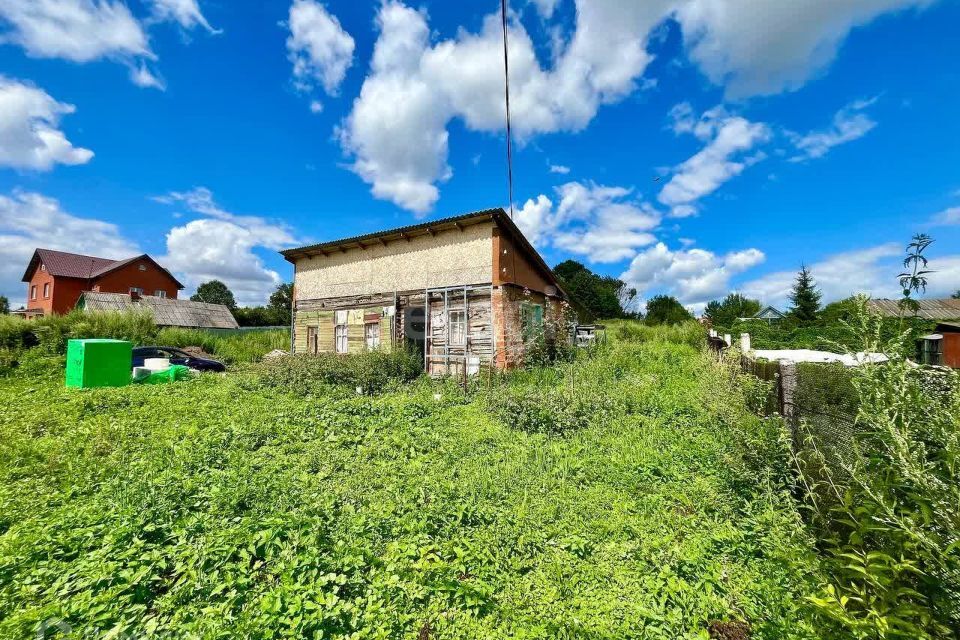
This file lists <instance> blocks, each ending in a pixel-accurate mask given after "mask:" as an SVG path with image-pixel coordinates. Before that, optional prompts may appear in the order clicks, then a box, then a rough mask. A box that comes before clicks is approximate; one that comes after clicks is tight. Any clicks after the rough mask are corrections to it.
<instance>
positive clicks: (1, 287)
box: [0, 190, 141, 306]
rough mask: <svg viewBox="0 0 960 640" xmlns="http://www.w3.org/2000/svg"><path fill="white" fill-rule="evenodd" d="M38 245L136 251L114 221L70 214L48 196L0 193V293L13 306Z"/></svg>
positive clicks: (107, 252) (112, 254) (99, 252)
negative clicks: (21, 280) (5, 194)
mask: <svg viewBox="0 0 960 640" xmlns="http://www.w3.org/2000/svg"><path fill="white" fill-rule="evenodd" d="M38 247H40V248H44V249H56V250H58V251H71V252H74V253H82V254H87V255H95V256H100V257H105V258H117V259H121V258H128V257H130V256H135V255H137V254H139V253H141V252H140V250H139V249H138V248H137V246H136V244H134V243H133V242H130V241H129V240H127V239H126V238H124V237H123V236H122V235H121V233H120V230H119V229H118V228H117V226H116V225H115V224H111V223H108V222H103V221H101V220H94V219H91V218H80V217H77V216H74V215H71V214H69V213H67V212H66V211H64V210H63V209H62V208H61V206H60V203H59V202H58V201H57V200H54V199H53V198H48V197H46V196H43V195H41V194H39V193H31V192H26V191H19V190H17V191H14V192H13V193H12V194H10V195H9V196H4V195H0V295H5V296H7V298H9V299H10V301H11V304H12V305H14V306H20V305H21V304H23V302H24V299H25V295H26V285H24V284H22V283H21V282H20V278H21V277H22V276H23V272H24V271H25V270H26V268H27V263H28V262H29V260H30V257H31V256H32V255H33V251H34V249H36V248H38Z"/></svg>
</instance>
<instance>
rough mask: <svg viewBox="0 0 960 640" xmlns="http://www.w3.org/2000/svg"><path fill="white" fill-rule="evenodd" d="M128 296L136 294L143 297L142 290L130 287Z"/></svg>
mask: <svg viewBox="0 0 960 640" xmlns="http://www.w3.org/2000/svg"><path fill="white" fill-rule="evenodd" d="M130 294H131V295H133V294H137V295H138V296H142V295H143V288H142V287H130Z"/></svg>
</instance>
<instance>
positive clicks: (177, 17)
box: [153, 0, 220, 33]
mask: <svg viewBox="0 0 960 640" xmlns="http://www.w3.org/2000/svg"><path fill="white" fill-rule="evenodd" d="M153 15H154V18H155V19H157V20H162V21H168V22H176V23H177V24H179V25H180V26H181V27H183V28H184V29H193V28H194V27H197V26H200V27H203V28H204V29H206V30H207V31H209V32H210V33H220V31H219V30H217V29H214V28H213V27H211V26H210V23H209V22H207V19H206V18H204V17H203V13H201V11H200V6H199V5H198V4H197V0H153Z"/></svg>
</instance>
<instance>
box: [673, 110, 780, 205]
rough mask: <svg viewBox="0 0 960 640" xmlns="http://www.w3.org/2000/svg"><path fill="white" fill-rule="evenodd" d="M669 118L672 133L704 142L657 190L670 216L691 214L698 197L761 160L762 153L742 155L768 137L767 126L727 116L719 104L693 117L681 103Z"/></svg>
mask: <svg viewBox="0 0 960 640" xmlns="http://www.w3.org/2000/svg"><path fill="white" fill-rule="evenodd" d="M670 119H671V121H672V123H671V128H672V129H673V131H674V132H676V133H677V134H681V133H689V134H692V135H694V136H696V137H697V138H698V139H699V140H702V141H704V142H705V143H706V144H705V146H704V147H703V149H701V150H700V151H699V152H698V153H697V154H695V155H694V156H692V157H691V158H689V159H688V160H686V161H685V162H683V163H681V164H680V165H678V166H676V167H674V169H673V177H672V178H671V179H670V181H669V182H667V184H666V185H664V187H663V189H662V190H661V191H660V195H659V196H658V200H659V201H660V202H661V203H663V204H665V205H667V206H669V207H671V208H672V211H671V215H672V217H676V218H685V217H688V216H691V215H694V214H695V213H696V211H697V210H696V206H695V205H696V202H697V201H698V200H700V199H701V198H703V197H704V196H707V195H709V194H711V193H713V192H714V191H716V190H717V189H718V188H719V187H720V186H721V185H722V184H724V183H725V182H727V181H728V180H730V179H732V178H734V177H736V176H738V175H740V174H741V173H742V172H743V170H744V169H746V168H747V167H748V166H750V165H751V164H754V163H756V162H758V161H759V160H761V159H762V158H763V157H764V156H762V155H759V154H753V155H746V154H747V152H749V151H751V150H752V149H753V148H754V147H756V146H757V145H759V144H762V143H764V142H766V141H767V140H769V139H770V136H771V131H770V128H769V127H768V126H767V125H765V124H763V123H758V122H750V121H749V120H747V119H745V118H742V117H740V116H734V115H730V114H729V113H727V112H726V110H725V109H724V108H723V107H722V106H718V107H714V108H713V109H710V110H709V111H706V112H705V113H704V114H703V115H702V116H701V117H700V118H699V119H696V118H694V115H693V109H692V108H691V107H690V105H689V104H687V103H681V104H679V105H677V106H675V107H674V108H673V109H671V111H670Z"/></svg>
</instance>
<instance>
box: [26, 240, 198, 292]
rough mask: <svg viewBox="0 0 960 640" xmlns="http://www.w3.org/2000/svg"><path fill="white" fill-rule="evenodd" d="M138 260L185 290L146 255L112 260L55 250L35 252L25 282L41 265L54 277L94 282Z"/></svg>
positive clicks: (164, 269) (163, 268)
mask: <svg viewBox="0 0 960 640" xmlns="http://www.w3.org/2000/svg"><path fill="white" fill-rule="evenodd" d="M137 260H147V261H149V262H151V263H152V264H154V265H155V266H156V267H157V268H158V269H160V270H161V271H163V272H164V273H166V274H167V275H168V276H170V279H171V280H173V281H174V282H175V283H176V285H177V288H179V289H183V285H182V284H181V283H180V281H178V280H177V279H176V278H174V277H173V274H172V273H170V272H169V271H167V269H166V268H165V267H164V266H163V265H161V264H160V263H158V262H157V261H156V260H154V259H153V258H151V257H150V256H148V255H147V254H145V253H143V254H140V255H138V256H133V257H132V258H126V259H124V260H111V259H110V258H98V257H96V256H85V255H81V254H79V253H68V252H66V251H54V250H53V249H37V250H36V251H34V252H33V257H31V258H30V263H29V264H28V265H27V270H26V271H25V272H24V274H23V282H29V281H30V277H31V276H32V275H33V272H34V270H36V269H38V268H39V267H40V265H41V264H42V265H43V266H44V267H45V268H46V270H47V273H49V274H50V275H51V276H54V277H58V278H80V279H82V280H92V279H94V278H99V277H100V276H102V275H104V274H106V273H110V272H111V271H114V270H116V269H119V268H120V267H124V266H126V265H128V264H130V263H131V262H136V261H137Z"/></svg>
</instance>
